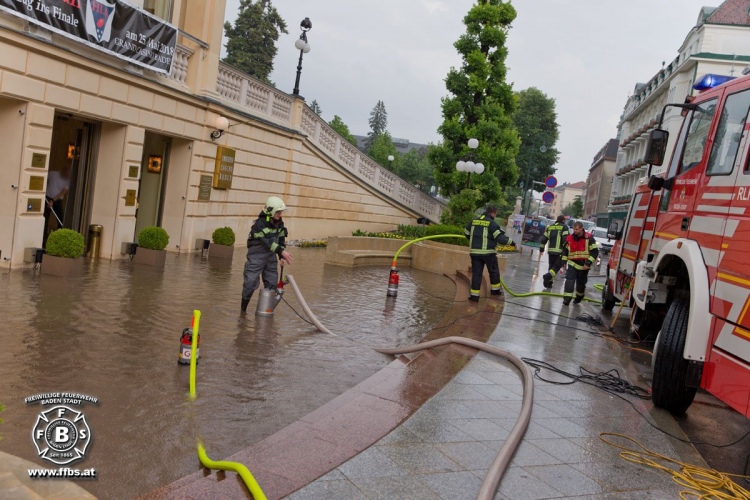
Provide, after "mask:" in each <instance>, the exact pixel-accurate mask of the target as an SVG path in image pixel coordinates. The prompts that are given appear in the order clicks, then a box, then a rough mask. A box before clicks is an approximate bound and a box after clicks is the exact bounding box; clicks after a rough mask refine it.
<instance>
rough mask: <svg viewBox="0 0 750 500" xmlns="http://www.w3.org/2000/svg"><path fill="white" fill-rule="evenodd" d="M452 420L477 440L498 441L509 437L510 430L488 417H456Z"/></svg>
mask: <svg viewBox="0 0 750 500" xmlns="http://www.w3.org/2000/svg"><path fill="white" fill-rule="evenodd" d="M450 422H451V423H452V424H453V425H455V426H456V427H458V428H459V429H461V430H462V431H464V432H465V433H466V434H468V435H470V436H471V437H472V438H474V439H475V440H477V441H487V440H491V441H498V440H504V439H507V438H508V434H509V432H508V430H507V429H505V428H504V427H501V426H500V425H498V424H497V423H496V422H494V421H493V420H490V419H486V418H454V419H451V420H450Z"/></svg>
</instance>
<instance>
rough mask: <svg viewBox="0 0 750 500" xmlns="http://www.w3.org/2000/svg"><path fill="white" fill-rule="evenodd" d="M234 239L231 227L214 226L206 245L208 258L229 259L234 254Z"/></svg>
mask: <svg viewBox="0 0 750 500" xmlns="http://www.w3.org/2000/svg"><path fill="white" fill-rule="evenodd" d="M234 239H235V238H234V231H233V230H232V228H231V227H219V228H216V229H215V230H214V234H213V235H211V245H209V247H208V256H209V258H219V259H231V258H232V255H233V254H234Z"/></svg>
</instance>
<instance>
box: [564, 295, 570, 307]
mask: <svg viewBox="0 0 750 500" xmlns="http://www.w3.org/2000/svg"><path fill="white" fill-rule="evenodd" d="M563 305H564V306H568V305H570V298H569V297H565V298H564V299H563Z"/></svg>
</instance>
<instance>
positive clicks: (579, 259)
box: [557, 221, 599, 306]
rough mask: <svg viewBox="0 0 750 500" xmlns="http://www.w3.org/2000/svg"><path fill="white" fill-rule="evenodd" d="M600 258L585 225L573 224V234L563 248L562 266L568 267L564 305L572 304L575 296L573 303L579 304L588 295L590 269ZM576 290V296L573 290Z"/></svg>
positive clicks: (594, 241)
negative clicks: (584, 227)
mask: <svg viewBox="0 0 750 500" xmlns="http://www.w3.org/2000/svg"><path fill="white" fill-rule="evenodd" d="M598 256H599V249H598V248H597V245H596V240H594V237H593V236H592V235H591V234H590V233H587V232H586V231H584V230H583V223H581V222H578V221H576V222H574V223H573V234H570V235H568V238H567V239H566V241H565V246H564V248H563V255H562V264H566V265H567V266H568V270H567V271H566V272H565V293H564V295H565V297H564V298H563V304H565V305H566V306H567V305H568V304H570V301H571V299H573V297H574V296H575V299H574V300H573V302H575V303H576V304H579V303H580V302H581V301H582V300H583V297H584V295H585V294H586V282H587V281H588V277H589V269H591V265H592V264H593V263H594V262H596V258H597V257H598ZM557 270H559V268H558V269H557ZM574 288H575V295H574V294H573V289H574Z"/></svg>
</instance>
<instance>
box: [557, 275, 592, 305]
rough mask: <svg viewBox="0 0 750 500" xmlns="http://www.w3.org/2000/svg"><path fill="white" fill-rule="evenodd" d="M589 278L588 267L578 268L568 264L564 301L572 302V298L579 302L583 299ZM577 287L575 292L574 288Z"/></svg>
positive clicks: (566, 302)
mask: <svg viewBox="0 0 750 500" xmlns="http://www.w3.org/2000/svg"><path fill="white" fill-rule="evenodd" d="M588 280H589V270H588V269H585V270H584V269H576V268H575V267H573V266H571V265H568V270H567V271H566V272H565V292H564V294H563V295H564V296H565V297H564V298H563V303H564V304H566V305H567V304H570V301H571V299H573V298H574V297H575V299H574V302H575V303H576V304H578V303H579V302H581V301H582V300H583V297H584V295H586V283H587V282H588ZM574 289H575V294H574V293H573V290H574Z"/></svg>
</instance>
